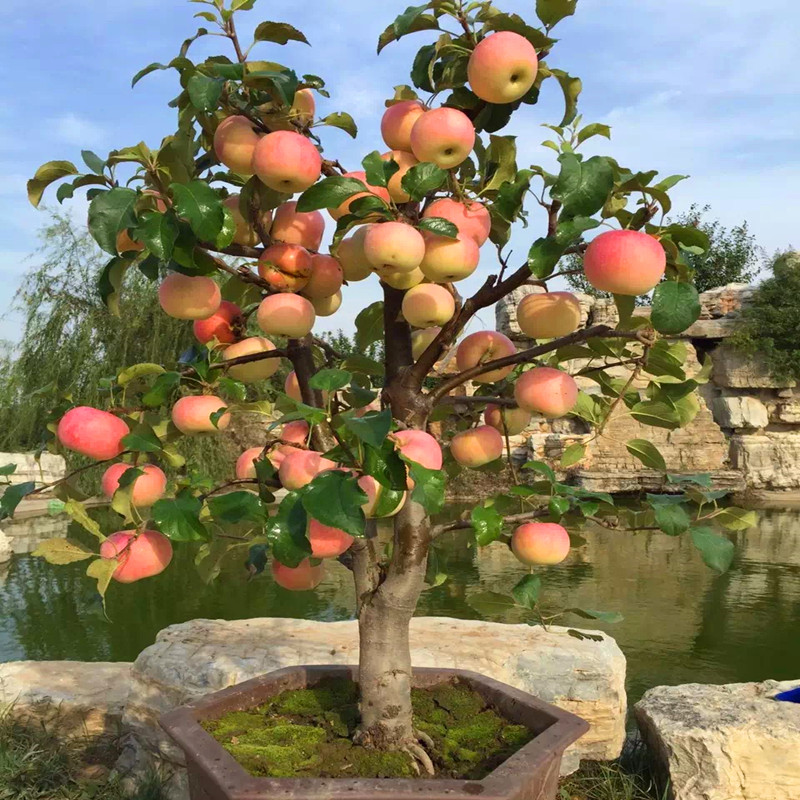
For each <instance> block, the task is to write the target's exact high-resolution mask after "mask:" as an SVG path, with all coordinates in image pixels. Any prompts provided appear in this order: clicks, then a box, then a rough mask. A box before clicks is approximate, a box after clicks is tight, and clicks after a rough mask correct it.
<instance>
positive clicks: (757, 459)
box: [730, 431, 800, 490]
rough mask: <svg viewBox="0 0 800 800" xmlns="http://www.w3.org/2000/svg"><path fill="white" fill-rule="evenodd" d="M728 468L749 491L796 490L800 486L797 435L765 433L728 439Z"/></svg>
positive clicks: (799, 438)
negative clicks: (740, 476)
mask: <svg viewBox="0 0 800 800" xmlns="http://www.w3.org/2000/svg"><path fill="white" fill-rule="evenodd" d="M730 454H731V466H733V467H734V468H735V469H739V470H741V471H742V473H743V474H744V478H745V481H746V483H747V485H748V487H749V488H753V489H772V490H775V489H796V488H797V487H798V485H800V433H798V432H793V431H768V432H765V433H760V434H752V435H751V434H740V435H736V436H732V437H731V447H730Z"/></svg>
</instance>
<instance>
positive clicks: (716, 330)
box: [684, 317, 740, 339]
mask: <svg viewBox="0 0 800 800" xmlns="http://www.w3.org/2000/svg"><path fill="white" fill-rule="evenodd" d="M739 324H740V322H739V320H738V319H736V318H733V317H732V318H725V317H723V318H721V319H699V320H697V322H695V323H693V324H692V325H690V326H689V327H688V328H687V329H686V330H685V331H684V335H685V336H691V337H692V339H727V338H728V337H729V336H733V334H734V333H736V331H737V330H738V329H739Z"/></svg>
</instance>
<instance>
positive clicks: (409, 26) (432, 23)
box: [378, 6, 439, 53]
mask: <svg viewBox="0 0 800 800" xmlns="http://www.w3.org/2000/svg"><path fill="white" fill-rule="evenodd" d="M412 9H413V10H414V11H415V10H416V7H414V6H410V7H409V8H408V9H406V11H404V12H403V14H401V15H400V16H399V17H398V18H397V19H401V18H404V17H405V15H406V14H408V13H409V12H412ZM412 14H413V18H412V20H411V22H410V23H405V22H403V23H401V24H400V27H401V30H402V29H405V33H406V34H408V33H416V32H417V31H427V30H433V29H436V28H438V27H439V23H438V22H437V21H436V18H435V17H434V16H432V15H431V14H423V13H420V14H418V15H417V14H415V13H413V12H412ZM395 21H396V20H395ZM403 35H405V34H403ZM399 38H400V36H398V35H397V32H396V30H395V26H394V23H392V24H391V25H389V27H388V28H386V30H385V31H384V32H383V33H382V34H381V35H380V37H378V52H379V53H380V52H381V50H383V48H384V47H386V45H387V44H389V43H391V42H395V41H397V40H398V39H399Z"/></svg>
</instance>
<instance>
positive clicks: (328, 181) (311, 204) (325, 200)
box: [297, 177, 369, 212]
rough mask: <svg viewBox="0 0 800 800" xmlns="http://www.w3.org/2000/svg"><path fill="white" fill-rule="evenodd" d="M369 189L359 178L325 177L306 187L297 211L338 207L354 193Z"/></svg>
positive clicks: (298, 202)
mask: <svg viewBox="0 0 800 800" xmlns="http://www.w3.org/2000/svg"><path fill="white" fill-rule="evenodd" d="M367 191H369V190H368V189H367V187H366V186H365V185H364V183H363V182H362V181H360V180H358V178H340V177H330V178H323V180H321V181H319V183H315V184H314V185H313V186H312V187H310V188H309V189H306V190H305V192H303V194H301V195H300V198H299V199H298V201H297V211H302V212H307V211H318V210H319V209H321V208H338V207H339V206H340V205H341V204H342V203H344V201H345V200H347V199H348V198H350V197H352V196H353V195H354V194H359V193H361V192H367Z"/></svg>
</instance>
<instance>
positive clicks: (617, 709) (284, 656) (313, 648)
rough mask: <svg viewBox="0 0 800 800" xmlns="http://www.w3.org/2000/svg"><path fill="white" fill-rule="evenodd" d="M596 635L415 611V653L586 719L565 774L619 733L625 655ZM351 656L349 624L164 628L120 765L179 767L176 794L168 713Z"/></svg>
mask: <svg viewBox="0 0 800 800" xmlns="http://www.w3.org/2000/svg"><path fill="white" fill-rule="evenodd" d="M592 633H593V634H595V635H598V636H600V637H601V640H600V641H592V640H590V639H582V640H581V639H577V638H573V637H572V636H570V635H568V634H567V633H566V629H564V628H558V627H551V628H550V629H549V630H547V631H545V630H543V629H542V628H539V627H531V626H528V625H502V624H497V623H490V622H477V621H473V620H454V619H449V618H447V617H417V618H415V619H414V620H413V621H412V623H411V642H412V660H413V663H414V664H415V665H418V666H420V667H428V666H437V667H459V668H462V669H469V670H474V671H476V672H480V673H483V674H484V675H488V676H490V677H492V678H496V679H497V680H500V681H504V682H505V683H508V684H511V685H512V686H516V687H517V688H519V689H523V690H525V691H528V692H531V693H533V694H534V695H536V696H537V697H540V698H541V699H542V700H546V701H548V702H551V703H555V704H556V705H558V706H561V707H562V708H565V709H567V710H569V711H572V712H573V713H575V714H578V715H579V716H581V717H583V718H584V719H586V720H588V721H589V723H590V724H591V726H592V727H591V730H590V731H589V733H588V734H586V736H584V737H583V738H582V739H580V740H579V741H578V742H577V743H576V744H575V745H573V746H572V747H571V748H570V749H569V750H568V751H567V754H566V756H565V759H564V762H563V767H562V768H563V770H564V771H565V772H571V771H573V770H574V769H576V768H577V766H578V762H579V760H580V759H582V758H588V759H611V758H615V757H616V756H618V755H619V753H620V750H621V747H622V744H623V741H624V738H625V713H626V695H625V657H624V656H623V655H622V652H621V650H620V649H619V647H618V646H617V644H616V642H615V641H614V640H613V639H612V638H610V637H609V636H607V635H605V634H602V633H597V632H592ZM357 662H358V628H357V623H356V622H355V621H349V622H312V621H306V620H298V619H249V620H235V621H231V622H226V621H223V620H194V621H192V622H186V623H183V624H181V625H173V626H171V627H169V628H166V629H165V630H163V631H161V633H159V634H158V637H157V639H156V642H155V644H153V645H152V646H150V647H148V648H147V649H146V650H144V651H143V652H142V653H141V654H140V655H139V657H138V658H137V659H136V662H135V664H134V668H133V672H132V682H131V692H130V696H129V700H128V704H127V707H126V709H125V716H124V725H125V727H126V728H127V730H128V731H129V732H130V734H129V736H128V741H127V742H126V747H127V750H126V752H125V753H123V758H122V760H121V766H122V767H124V768H125V769H133V770H134V771H135V770H139V769H146V768H147V767H148V766H150V765H152V764H153V761H155V762H156V764H157V765H161V766H164V765H168V766H170V767H172V768H173V769H175V770H176V775H175V780H174V781H173V795H174V796H175V797H184V796H185V795H184V794H183V793H184V791H185V786H184V775H185V773H184V771H183V770H182V765H183V756H182V754H181V753H180V752H179V751H178V750H177V748H176V747H175V746H174V745H173V744H172V742H171V741H170V740H168V739H167V737H166V736H165V734H164V733H163V732H162V731H161V729H160V728H159V725H158V719H159V717H160V716H161V715H162V714H163V713H164V712H165V711H168V710H169V709H171V708H174V707H175V706H178V705H181V704H182V703H185V702H187V701H190V700H192V699H195V698H197V697H201V696H202V695H205V694H208V693H210V692H215V691H217V690H219V689H223V688H225V687H227V686H232V685H233V684H236V683H240V682H242V681H246V680H248V679H249V678H253V677H255V676H257V675H263V674H265V673H267V672H271V671H273V670H276V669H280V668H282V667H288V666H294V665H298V664H354V663H357Z"/></svg>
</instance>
